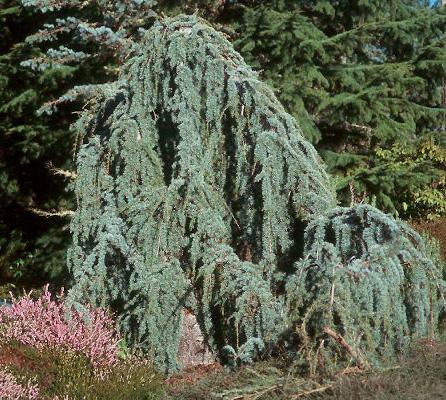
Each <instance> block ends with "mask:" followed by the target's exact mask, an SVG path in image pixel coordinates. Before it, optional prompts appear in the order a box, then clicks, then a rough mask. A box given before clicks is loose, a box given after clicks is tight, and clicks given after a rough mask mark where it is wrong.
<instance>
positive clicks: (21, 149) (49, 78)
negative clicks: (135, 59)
mask: <svg viewBox="0 0 446 400" xmlns="http://www.w3.org/2000/svg"><path fill="white" fill-rule="evenodd" d="M37 27H38V22H37V21H35V19H34V17H33V15H32V14H31V13H30V12H27V11H26V10H24V9H23V8H22V7H20V4H19V2H18V1H15V0H7V1H6V0H4V1H0V36H1V40H0V42H1V55H0V201H1V204H2V207H1V210H0V285H1V284H3V283H5V282H14V283H16V284H20V285H25V286H27V285H36V286H38V285H40V284H41V283H43V282H46V281H48V280H49V279H51V280H52V281H53V282H54V283H56V281H58V280H59V283H60V281H63V280H64V277H66V276H67V271H66V269H65V262H64V260H65V258H66V255H65V254H66V248H67V244H68V243H69V238H70V236H69V229H68V221H67V220H66V219H65V218H50V219H49V218H45V217H42V216H39V215H37V214H36V212H35V209H36V208H39V209H46V210H53V209H67V208H73V203H72V202H71V201H70V199H71V195H68V194H67V193H66V179H65V178H64V177H63V176H54V174H52V173H51V171H50V169H51V168H50V167H49V166H48V163H49V162H52V163H54V164H55V165H57V166H59V168H64V169H67V168H70V164H71V162H70V161H71V157H70V154H71V153H72V152H71V145H70V142H69V141H67V140H66V138H67V137H66V129H67V119H69V113H68V112H63V113H61V114H60V115H59V116H58V118H51V119H50V118H47V117H44V116H40V117H39V116H36V114H35V111H36V110H37V108H38V107H39V105H40V104H42V103H43V102H44V101H45V99H46V98H47V97H48V96H50V95H51V94H53V93H57V92H58V91H59V90H60V89H61V87H62V86H63V83H62V82H63V81H64V80H68V79H72V78H73V77H74V76H75V75H76V70H75V69H74V68H71V67H66V68H59V69H51V68H49V69H48V70H46V71H45V73H42V74H40V75H39V76H35V75H34V74H33V73H32V72H30V71H29V70H27V69H26V68H22V67H20V61H21V60H23V59H25V58H27V57H30V56H31V55H32V54H33V53H35V52H36V51H37V49H36V48H34V47H32V46H31V47H29V46H26V45H25V43H24V40H25V38H26V36H27V35H29V34H31V33H32V32H33V31H34V30H35V29H37Z"/></svg>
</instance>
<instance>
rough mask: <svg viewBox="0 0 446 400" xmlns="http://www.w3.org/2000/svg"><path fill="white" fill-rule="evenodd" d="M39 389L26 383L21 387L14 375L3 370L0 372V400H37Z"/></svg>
mask: <svg viewBox="0 0 446 400" xmlns="http://www.w3.org/2000/svg"><path fill="white" fill-rule="evenodd" d="M38 398H39V388H38V387H37V385H34V384H32V383H31V382H27V384H26V386H23V385H21V384H19V383H18V382H17V379H16V377H15V376H14V375H12V374H11V373H9V372H8V371H5V370H0V399H2V400H37V399H38Z"/></svg>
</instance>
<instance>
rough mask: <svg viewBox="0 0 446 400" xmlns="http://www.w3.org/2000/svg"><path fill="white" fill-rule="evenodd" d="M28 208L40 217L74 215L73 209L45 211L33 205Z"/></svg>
mask: <svg viewBox="0 0 446 400" xmlns="http://www.w3.org/2000/svg"><path fill="white" fill-rule="evenodd" d="M28 210H29V211H31V212H32V213H34V214H36V215H38V216H40V217H45V218H49V217H59V218H65V217H70V218H71V217H72V216H73V215H74V211H73V210H59V211H45V210H41V209H39V208H34V207H28Z"/></svg>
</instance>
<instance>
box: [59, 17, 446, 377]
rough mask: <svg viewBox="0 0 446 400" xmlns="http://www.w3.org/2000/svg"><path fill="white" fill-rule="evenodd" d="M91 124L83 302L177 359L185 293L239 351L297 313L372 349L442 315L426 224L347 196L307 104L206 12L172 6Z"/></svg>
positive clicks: (159, 354)
mask: <svg viewBox="0 0 446 400" xmlns="http://www.w3.org/2000/svg"><path fill="white" fill-rule="evenodd" d="M77 130H78V132H79V135H80V136H81V140H82V145H81V146H80V150H79V153H78V158H77V175H78V177H77V180H76V183H75V194H76V198H77V205H78V207H77V212H76V214H75V216H74V218H73V222H72V232H73V245H72V247H71V249H70V251H69V254H68V263H69V267H70V269H71V271H72V273H73V276H74V281H75V285H74V287H73V288H72V289H71V291H70V295H69V297H70V301H71V302H72V303H74V304H75V305H76V306H78V307H82V303H84V302H89V303H93V304H97V305H111V306H112V307H113V308H114V309H115V310H116V311H117V313H118V322H119V324H120V326H121V329H122V330H123V331H124V333H125V334H126V335H127V339H128V340H129V343H130V344H131V345H132V346H134V347H135V348H139V349H141V350H143V351H146V352H148V353H149V354H151V355H152V356H153V359H154V361H155V363H156V364H157V365H158V366H159V367H161V368H165V369H167V370H169V371H172V370H174V369H176V368H177V367H178V365H177V360H176V355H177V349H178V342H179V334H180V325H181V320H182V317H183V310H184V308H188V309H190V310H191V311H192V312H193V313H194V314H195V315H196V316H197V318H198V321H199V323H200V326H201V328H202V331H203V333H204V335H205V338H206V340H207V342H208V343H209V345H210V346H211V348H212V349H213V350H214V351H215V352H216V353H217V354H218V355H219V356H220V358H221V360H222V361H224V362H228V363H237V362H247V361H250V360H251V359H252V358H253V357H254V356H257V355H259V354H261V353H262V351H263V350H266V349H269V348H272V346H273V345H274V344H275V343H277V342H278V341H279V342H280V339H283V338H285V340H286V341H287V342H288V340H287V338H286V335H287V334H289V332H290V330H292V329H293V328H297V332H308V335H301V336H300V337H299V339H300V343H298V345H299V346H303V349H304V350H311V349H314V343H315V341H314V339H316V343H317V345H320V347H321V349H320V351H322V352H324V353H326V354H327V357H328V356H333V355H335V354H338V353H339V352H336V351H335V348H336V346H335V345H333V343H332V342H331V341H330V340H331V339H330V335H329V334H327V331H324V328H326V327H328V328H330V329H332V330H333V332H337V334H340V335H343V336H345V338H344V341H345V340H348V341H349V346H350V348H351V349H353V350H352V351H353V354H354V355H355V358H356V359H357V361H361V360H362V354H363V353H364V358H365V359H367V360H370V362H374V361H375V359H376V358H377V357H378V353H379V352H380V351H383V352H384V353H386V354H387V353H388V354H390V355H393V354H394V352H395V351H396V350H398V349H400V348H403V347H404V344H405V341H407V340H408V339H410V337H411V336H423V335H426V334H428V333H430V330H429V328H432V330H434V329H435V326H436V322H435V320H436V317H437V315H438V309H437V296H438V293H439V292H438V291H439V290H440V289H441V285H442V284H443V281H441V278H440V277H438V276H437V275H436V270H435V267H434V266H433V265H432V263H431V262H430V261H429V260H428V259H427V258H426V257H425V255H424V249H423V245H422V243H421V242H420V241H419V238H418V236H417V235H416V233H415V232H413V231H412V230H410V229H409V228H407V227H406V226H405V225H403V224H401V223H399V222H396V221H395V220H394V219H393V218H391V217H389V216H386V215H385V214H382V213H381V212H379V211H377V210H376V209H374V208H372V207H370V206H364V205H363V206H358V207H356V208H352V209H337V208H335V207H336V200H335V197H334V193H333V190H332V187H331V183H330V180H329V177H328V176H327V174H326V173H325V170H324V165H323V164H322V162H321V160H320V159H319V157H318V155H317V153H316V152H315V150H314V148H313V147H312V146H311V145H310V144H309V143H308V142H307V141H306V140H305V139H304V138H303V137H302V135H301V132H300V130H299V128H298V127H297V125H296V122H295V120H294V119H293V118H292V117H291V116H290V115H289V114H287V113H286V112H285V111H284V109H283V107H282V106H281V104H280V103H279V102H278V100H277V99H276V98H275V96H274V94H273V92H272V91H271V90H270V89H269V88H268V87H267V86H266V85H265V84H264V83H262V82H260V81H259V80H258V79H257V75H256V73H255V72H253V71H252V70H251V68H250V67H248V66H247V65H246V64H245V62H244V61H243V59H242V58H241V56H240V55H239V54H238V53H236V52H235V51H234V50H233V48H232V46H231V45H230V43H229V42H228V41H227V40H226V39H225V38H224V37H223V35H222V34H220V33H217V32H216V31H214V30H213V29H211V28H210V27H208V26H206V25H204V24H202V23H201V22H200V21H199V20H197V19H196V18H195V17H184V16H180V17H177V18H172V19H165V20H161V21H159V22H157V23H156V25H155V26H154V27H153V28H152V29H150V30H149V31H148V32H147V33H146V35H145V38H144V40H143V41H142V43H141V46H140V48H139V49H138V50H137V51H135V53H134V55H133V57H132V58H131V59H130V60H129V61H128V63H127V64H126V65H125V67H124V68H123V69H122V71H121V74H120V79H119V80H118V81H117V82H115V83H114V84H110V85H104V86H102V94H101V95H100V96H97V97H96V98H95V100H94V102H93V103H92V104H91V105H90V108H89V109H88V110H87V111H86V112H85V113H84V114H83V115H82V117H81V118H80V119H79V121H78V122H77ZM306 224H309V225H308V228H307V229H306V234H305V248H304V249H302V248H301V245H302V244H303V240H302V237H300V235H302V234H303V231H304V228H305V225H306ZM409 263H410V265H411V267H410V268H409V267H408V265H407V264H409ZM338 264H339V268H334V267H335V266H337V265H338ZM356 277H358V278H357V279H356ZM333 284H334V289H333ZM332 293H333V294H332ZM305 327H307V329H306V331H305V329H304V328H305ZM359 333H361V334H362V336H358V335H359ZM327 335H328V336H327ZM309 337H310V342H308V338H309ZM321 337H324V338H325V342H321V341H319V342H317V340H319V339H320V338H321ZM351 339H352V340H351ZM353 339H354V340H353ZM321 343H325V345H324V344H321ZM336 343H338V342H336ZM324 346H326V348H325V347H324ZM310 353H311V351H310ZM306 354H309V352H308V351H307V352H306ZM341 355H342V356H343V358H344V359H345V355H344V354H341ZM310 358H311V357H310Z"/></svg>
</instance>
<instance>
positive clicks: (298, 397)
mask: <svg viewBox="0 0 446 400" xmlns="http://www.w3.org/2000/svg"><path fill="white" fill-rule="evenodd" d="M332 387H333V385H326V386H321V387H318V388H316V389H311V390H307V391H306V392H301V393H297V394H295V395H293V396H291V397H290V400H295V399H300V398H301V397H305V396H308V395H310V394H315V393H321V392H325V391H326V390H328V389H331V388H332Z"/></svg>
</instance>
